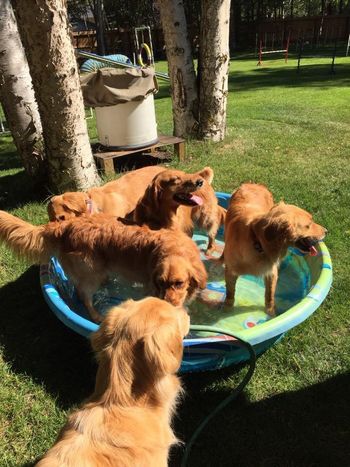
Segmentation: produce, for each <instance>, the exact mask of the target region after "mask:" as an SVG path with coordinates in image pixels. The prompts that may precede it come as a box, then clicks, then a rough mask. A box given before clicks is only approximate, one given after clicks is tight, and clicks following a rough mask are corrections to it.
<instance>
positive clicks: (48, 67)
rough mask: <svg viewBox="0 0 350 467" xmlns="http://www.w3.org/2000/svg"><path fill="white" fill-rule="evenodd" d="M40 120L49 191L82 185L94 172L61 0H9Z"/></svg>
mask: <svg viewBox="0 0 350 467" xmlns="http://www.w3.org/2000/svg"><path fill="white" fill-rule="evenodd" d="M13 4H14V5H15V14H16V16H17V22H18V28H19V31H20V34H21V38H22V42H23V45H24V49H25V51H26V55H27V59H28V63H29V68H30V72H31V75H32V79H33V86H34V90H35V95H36V98H37V102H38V107H39V113H40V117H41V121H42V124H43V135H44V141H45V149H46V151H45V152H46V157H47V163H48V173H49V183H50V186H51V188H52V190H53V191H54V192H57V191H58V192H62V191H71V190H86V189H87V188H89V187H91V186H93V185H96V184H98V182H99V178H98V175H97V171H96V167H95V164H94V160H93V156H92V153H91V147H90V142H89V137H88V132H87V126H86V121H85V112H84V104H83V97H82V93H81V89H80V81H79V74H78V68H77V63H76V60H75V56H74V50H73V46H72V43H71V39H70V33H69V25H68V20H67V9H66V1H65V0H36V1H35V2H29V1H28V0H13Z"/></svg>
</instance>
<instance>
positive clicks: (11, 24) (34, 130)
mask: <svg viewBox="0 0 350 467" xmlns="http://www.w3.org/2000/svg"><path fill="white" fill-rule="evenodd" d="M0 101H1V103H2V106H3V109H4V112H5V115H6V120H7V123H8V126H9V129H10V131H11V133H12V137H13V140H14V143H15V145H16V148H17V151H18V153H19V155H20V157H21V159H22V163H23V166H24V168H25V170H26V172H27V173H28V174H29V175H30V176H31V177H33V178H34V179H36V182H38V183H41V182H42V181H43V178H44V175H45V162H44V147H43V141H42V129H41V122H40V116H39V112H38V107H37V104H36V101H35V96H34V91H33V87H32V79H31V77H30V73H29V67H28V62H27V59H26V56H25V54H24V50H23V47H22V43H21V39H20V36H19V33H18V29H17V23H16V18H15V16H14V13H13V10H12V6H11V2H10V0H2V2H1V3H0Z"/></svg>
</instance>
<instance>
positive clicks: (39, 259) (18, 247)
mask: <svg viewBox="0 0 350 467" xmlns="http://www.w3.org/2000/svg"><path fill="white" fill-rule="evenodd" d="M45 232H46V226H45V225H39V226H35V225H32V224H29V223H28V222H25V221H23V220H22V219H19V218H18V217H15V216H13V215H12V214H9V213H7V212H5V211H0V241H2V242H4V243H5V244H6V245H7V246H8V247H9V248H10V249H11V250H12V251H14V252H15V253H16V254H18V255H20V256H24V257H26V258H27V259H29V260H30V261H31V262H33V263H43V262H47V261H48V260H49V258H50V256H51V254H52V253H53V251H50V250H51V248H50V247H49V241H48V240H49V239H48V237H47V235H45Z"/></svg>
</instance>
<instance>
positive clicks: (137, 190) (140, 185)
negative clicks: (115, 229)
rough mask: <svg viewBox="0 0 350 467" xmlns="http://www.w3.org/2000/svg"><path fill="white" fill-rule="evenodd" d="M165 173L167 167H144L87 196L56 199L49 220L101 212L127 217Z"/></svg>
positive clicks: (70, 194) (76, 194)
mask: <svg viewBox="0 0 350 467" xmlns="http://www.w3.org/2000/svg"><path fill="white" fill-rule="evenodd" d="M163 170H165V168H164V167H160V166H151V167H144V168H142V169H138V170H134V171H132V172H129V173H127V174H125V175H123V176H122V177H120V178H118V179H117V180H113V181H112V182H109V183H106V184H105V185H103V186H100V187H96V188H91V189H90V190H89V191H87V192H86V193H85V192H82V191H76V192H74V191H73V192H67V193H63V194H62V195H57V196H53V197H52V198H51V199H50V201H49V203H48V205H47V211H48V215H49V219H50V221H65V220H68V219H71V218H72V217H78V216H81V215H82V214H96V213H98V212H103V213H105V214H110V215H112V216H116V217H118V216H119V217H124V216H126V215H127V214H128V213H129V212H131V211H132V210H133V209H134V208H135V206H136V204H137V202H138V200H139V199H140V198H141V196H142V195H143V194H144V192H145V190H146V188H147V186H148V185H149V184H150V183H151V181H152V180H153V178H154V177H155V176H156V175H157V174H158V173H160V172H162V171H163Z"/></svg>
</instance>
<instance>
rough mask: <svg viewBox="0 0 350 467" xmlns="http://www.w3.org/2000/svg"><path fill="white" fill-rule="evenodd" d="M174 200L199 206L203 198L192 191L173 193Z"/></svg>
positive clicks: (186, 204) (187, 204)
mask: <svg viewBox="0 0 350 467" xmlns="http://www.w3.org/2000/svg"><path fill="white" fill-rule="evenodd" d="M173 199H174V201H176V202H177V203H179V204H184V205H185V206H201V205H202V204H203V200H202V198H201V197H200V196H197V195H194V194H193V193H175V195H174V196H173Z"/></svg>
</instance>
